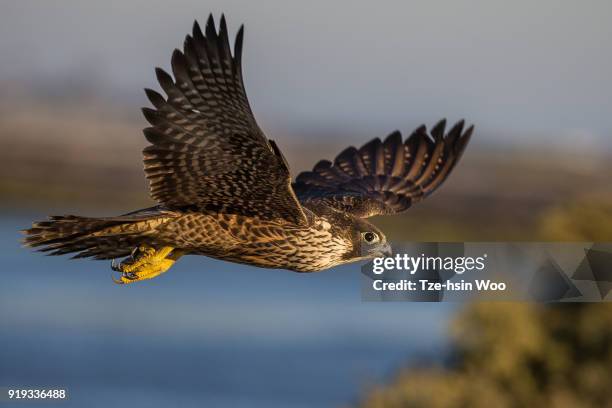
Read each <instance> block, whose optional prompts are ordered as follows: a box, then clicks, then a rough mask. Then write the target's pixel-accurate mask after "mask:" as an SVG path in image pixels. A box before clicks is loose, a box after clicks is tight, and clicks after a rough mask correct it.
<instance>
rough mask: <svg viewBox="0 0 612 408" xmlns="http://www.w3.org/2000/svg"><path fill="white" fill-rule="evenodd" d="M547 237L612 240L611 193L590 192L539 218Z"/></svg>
mask: <svg viewBox="0 0 612 408" xmlns="http://www.w3.org/2000/svg"><path fill="white" fill-rule="evenodd" d="M539 235H540V236H542V237H543V238H544V239H545V240H558V241H569V240H576V241H587V242H588V241H603V242H608V241H610V240H612V197H610V196H599V195H597V196H589V197H584V198H581V199H577V200H575V201H572V202H569V203H567V204H564V205H560V206H558V207H554V208H552V209H551V210H549V211H548V212H546V213H545V214H544V215H543V217H542V219H541V222H540V230H539Z"/></svg>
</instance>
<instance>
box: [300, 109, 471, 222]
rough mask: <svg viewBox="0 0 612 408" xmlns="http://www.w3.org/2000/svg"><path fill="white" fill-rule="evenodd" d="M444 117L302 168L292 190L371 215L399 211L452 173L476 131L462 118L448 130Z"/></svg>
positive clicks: (307, 198) (303, 196)
mask: <svg viewBox="0 0 612 408" xmlns="http://www.w3.org/2000/svg"><path fill="white" fill-rule="evenodd" d="M445 126H446V121H445V120H441V121H440V122H438V124H436V126H434V127H433V129H432V130H431V136H429V135H428V134H427V129H426V127H425V126H421V127H419V128H418V129H416V130H415V131H414V132H413V133H412V135H411V136H410V137H409V138H408V139H406V141H405V142H402V136H401V134H400V132H398V131H396V132H393V133H391V134H390V135H389V136H387V138H386V139H385V141H384V142H382V141H381V140H380V139H378V138H376V139H374V140H372V141H370V142H369V143H367V144H365V145H364V146H362V147H361V148H360V149H356V148H354V147H349V148H347V149H346V150H344V151H343V152H342V153H340V154H339V155H338V157H336V159H335V160H334V162H333V163H332V162H330V161H328V160H322V161H320V162H319V163H317V165H316V166H315V167H314V169H313V170H312V171H306V172H303V173H300V174H299V175H298V176H297V178H296V181H295V183H294V184H293V189H294V190H295V192H296V194H297V195H298V198H299V199H300V201H301V202H302V203H306V204H307V203H314V204H316V203H324V204H327V205H330V206H332V207H334V208H336V209H338V210H341V211H346V212H350V213H351V214H353V215H355V216H358V217H362V218H366V217H371V216H374V215H382V214H397V213H400V212H402V211H405V210H407V209H408V208H409V207H410V206H411V205H412V204H413V203H415V202H418V201H420V200H422V199H423V198H425V197H427V196H428V195H429V194H431V193H432V192H433V191H435V190H436V188H438V187H439V186H440V184H442V182H443V181H444V180H446V178H447V177H448V175H449V174H450V172H451V170H452V169H453V167H454V166H455V165H456V164H457V162H458V161H459V159H460V157H461V154H462V153H463V150H464V149H465V146H466V145H467V143H468V141H469V140H470V136H471V135H472V132H473V130H474V127H473V126H470V127H469V128H468V129H467V130H465V132H464V131H463V127H464V122H463V121H460V122H458V123H457V124H456V125H455V126H453V128H452V129H451V130H450V131H449V132H448V134H446V135H444V128H445Z"/></svg>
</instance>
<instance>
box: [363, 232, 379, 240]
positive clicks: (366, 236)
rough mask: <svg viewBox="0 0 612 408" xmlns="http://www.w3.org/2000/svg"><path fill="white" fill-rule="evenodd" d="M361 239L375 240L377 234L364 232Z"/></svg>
mask: <svg viewBox="0 0 612 408" xmlns="http://www.w3.org/2000/svg"><path fill="white" fill-rule="evenodd" d="M363 239H365V241H366V242H368V243H372V242H376V241H378V235H377V234H376V233H374V232H366V233H364V234H363Z"/></svg>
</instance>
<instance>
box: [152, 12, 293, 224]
mask: <svg viewBox="0 0 612 408" xmlns="http://www.w3.org/2000/svg"><path fill="white" fill-rule="evenodd" d="M242 39H243V27H241V28H240V30H239V31H238V34H237V36H236V42H235V45H234V55H232V52H231V49H230V45H229V40H228V33H227V26H226V23H225V17H223V16H222V17H221V22H220V27H219V31H218V32H217V30H216V28H215V24H214V20H213V18H212V15H211V16H210V17H209V19H208V22H207V24H206V34H205V35H204V34H203V33H202V30H201V29H200V26H199V25H198V23H197V21H196V22H195V23H194V26H193V34H192V35H188V36H187V37H186V39H185V44H184V48H183V51H182V52H181V51H179V50H175V51H174V54H173V55H172V72H173V74H174V80H173V79H172V77H171V76H170V75H169V74H167V73H166V72H164V71H163V70H162V69H160V68H157V70H156V73H157V79H158V81H159V84H160V85H161V87H162V88H163V90H164V91H165V93H166V94H167V98H164V97H163V96H162V95H160V94H159V93H157V92H155V91H152V90H150V89H147V90H146V93H147V96H148V98H149V100H150V101H151V103H152V104H153V105H154V106H155V108H156V109H149V108H143V113H144V115H145V117H146V119H147V120H148V121H149V123H150V124H151V125H152V126H151V127H149V128H146V129H144V134H145V137H146V138H147V140H148V141H149V142H151V145H150V146H148V147H146V148H145V149H144V152H143V153H144V164H145V173H146V176H147V179H148V180H149V183H150V188H151V196H152V197H153V198H154V199H155V200H157V201H158V202H159V203H160V204H163V205H165V206H166V207H169V208H180V209H185V208H192V209H195V210H199V211H204V212H206V211H214V212H225V213H231V214H241V215H246V216H258V217H261V218H264V219H278V218H280V219H285V220H288V221H291V222H294V223H298V224H299V223H303V222H305V216H304V213H303V210H302V207H301V205H300V203H299V202H298V201H297V198H296V196H295V193H294V192H293V190H292V188H291V176H290V174H289V169H288V166H287V163H286V161H285V159H284V158H283V156H282V154H281V152H280V150H279V149H278V147H277V146H276V144H275V143H274V142H273V141H271V140H268V139H267V138H266V137H265V135H264V134H263V132H262V131H261V130H260V129H259V126H258V125H257V123H256V122H255V118H254V117H253V113H252V112H251V108H250V106H249V102H248V100H247V97H246V93H245V90H244V84H243V80H242V69H241V53H242Z"/></svg>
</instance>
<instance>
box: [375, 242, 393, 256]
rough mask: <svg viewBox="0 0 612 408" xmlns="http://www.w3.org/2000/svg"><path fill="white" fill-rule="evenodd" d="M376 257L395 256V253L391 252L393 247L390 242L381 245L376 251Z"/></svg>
mask: <svg viewBox="0 0 612 408" xmlns="http://www.w3.org/2000/svg"><path fill="white" fill-rule="evenodd" d="M374 252H375V253H376V256H378V257H389V256H391V255H393V251H392V250H391V245H390V244H389V243H388V242H385V243H384V244H381V245H379V246H378V247H377V248H376V250H375V251H374Z"/></svg>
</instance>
